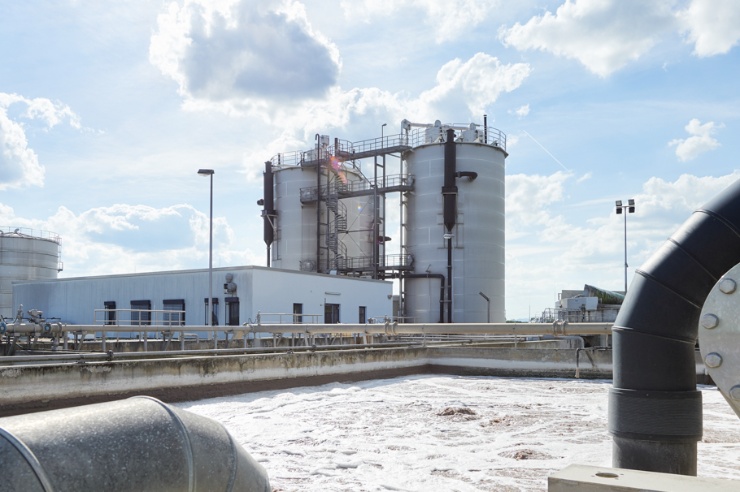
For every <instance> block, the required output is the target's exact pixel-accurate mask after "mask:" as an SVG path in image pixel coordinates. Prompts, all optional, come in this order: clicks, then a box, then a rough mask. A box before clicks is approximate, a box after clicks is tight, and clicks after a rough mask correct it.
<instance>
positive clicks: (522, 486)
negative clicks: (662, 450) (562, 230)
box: [178, 375, 740, 492]
mask: <svg viewBox="0 0 740 492" xmlns="http://www.w3.org/2000/svg"><path fill="white" fill-rule="evenodd" d="M610 387H611V381H604V380H581V379H533V378H498V377H472V376H444V375H419V376H410V377H399V378H393V379H382V380H372V381H363V382H354V383H349V384H339V383H337V384H328V385H323V386H315V387H303V388H294V389H289V390H280V391H263V392H258V393H249V394H244V395H238V396H228V397H222V398H212V399H207V400H200V401H196V402H188V403H182V404H179V405H178V406H179V407H181V408H184V409H186V410H189V411H191V412H193V413H196V414H199V415H204V416H207V417H210V418H213V419H215V420H217V421H219V422H221V423H222V424H223V425H224V426H225V427H226V428H227V429H228V430H229V432H230V433H231V434H232V435H233V436H234V438H235V439H236V440H237V441H238V442H239V443H240V444H241V445H242V446H244V448H245V449H246V450H247V452H249V453H250V454H251V455H252V457H253V458H255V459H256V460H257V461H259V462H260V463H262V465H263V466H264V467H265V468H266V469H267V472H268V475H269V477H270V484H271V486H272V487H273V489H274V490H278V491H282V492H288V491H347V490H351V491H387V490H391V491H431V490H435V491H436V490H439V491H460V492H466V491H541V490H547V477H548V476H549V475H552V474H553V473H555V472H557V471H558V470H561V469H563V468H565V467H566V466H568V465H570V464H584V465H596V466H611V445H612V440H611V437H610V435H609V434H608V432H607V393H608V390H609V388H610ZM700 389H701V390H702V395H703V400H704V439H703V440H702V441H701V442H700V443H699V445H698V449H699V461H698V474H699V476H705V477H717V478H735V479H740V420H738V418H737V416H736V415H735V414H734V412H733V411H732V409H731V408H730V406H729V405H728V404H727V402H726V401H725V400H724V399H723V398H722V395H721V394H720V393H719V391H717V390H716V388H714V387H710V386H700Z"/></svg>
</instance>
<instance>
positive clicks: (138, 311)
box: [131, 300, 152, 326]
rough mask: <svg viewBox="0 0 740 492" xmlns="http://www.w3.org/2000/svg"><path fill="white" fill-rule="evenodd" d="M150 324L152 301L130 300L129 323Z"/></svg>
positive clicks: (133, 324)
mask: <svg viewBox="0 0 740 492" xmlns="http://www.w3.org/2000/svg"><path fill="white" fill-rule="evenodd" d="M151 324H152V301H146V300H143V301H131V325H132V326H142V325H151Z"/></svg>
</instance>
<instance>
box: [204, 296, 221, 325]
mask: <svg viewBox="0 0 740 492" xmlns="http://www.w3.org/2000/svg"><path fill="white" fill-rule="evenodd" d="M203 303H204V304H205V309H204V310H203V312H204V313H206V315H205V316H204V317H203V322H204V324H206V325H207V324H208V298H207V297H206V298H204V299H203ZM211 304H212V305H213V312H212V313H211V323H210V324H211V326H218V297H214V298H213V299H212V300H211Z"/></svg>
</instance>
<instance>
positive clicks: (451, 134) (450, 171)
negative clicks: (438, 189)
mask: <svg viewBox="0 0 740 492" xmlns="http://www.w3.org/2000/svg"><path fill="white" fill-rule="evenodd" d="M444 159H445V160H444V166H445V174H444V185H443V186H442V198H443V204H442V207H443V208H442V213H443V219H444V224H445V227H446V228H447V232H452V228H453V227H455V220H456V215H457V186H456V185H455V177H456V176H455V173H456V172H457V149H456V147H455V130H453V129H452V128H449V129H448V130H447V140H445V149H444Z"/></svg>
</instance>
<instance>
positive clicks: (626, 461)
mask: <svg viewBox="0 0 740 492" xmlns="http://www.w3.org/2000/svg"><path fill="white" fill-rule="evenodd" d="M738 261H740V180H738V181H737V182H735V183H734V184H732V185H731V186H730V187H728V188H727V189H726V190H725V191H723V192H722V193H721V194H720V195H718V196H717V197H715V198H714V199H713V200H711V201H710V202H709V203H707V204H706V205H705V206H704V207H702V208H700V209H698V210H696V211H695V212H694V213H693V214H692V215H691V217H689V219H688V220H687V221H686V222H685V223H684V224H683V225H682V226H681V227H680V228H679V229H678V231H676V232H675V233H674V234H673V235H672V236H671V237H670V238H669V239H668V241H666V242H665V243H664V244H663V246H662V247H661V248H660V249H659V250H658V251H657V252H656V253H655V254H654V255H653V256H652V257H651V258H650V259H649V260H648V261H647V262H646V263H645V264H644V265H643V266H642V267H641V268H640V269H638V270H636V271H635V276H634V278H633V280H632V283H631V284H630V286H629V291H628V292H627V295H626V297H625V300H624V303H623V305H622V308H621V309H620V311H619V314H618V316H617V319H616V321H615V323H614V327H613V331H612V334H613V339H612V343H613V349H614V352H613V363H614V384H613V388H612V389H611V391H610V394H609V431H610V432H611V434H612V436H613V447H612V450H613V454H612V462H613V465H614V466H615V467H618V468H630V469H636V470H645V471H653V472H663V473H676V474H682V475H696V472H697V470H696V468H697V441H699V440H700V439H701V437H702V402H701V392H699V391H697V389H696V362H695V350H696V340H697V337H698V323H699V317H700V314H701V309H702V306H703V304H704V301H705V300H706V298H707V296H708V295H709V293H710V291H711V289H712V287H713V286H714V284H715V283H716V282H717V281H718V280H719V279H720V277H722V275H724V274H725V273H726V272H727V271H728V270H730V268H732V267H733V266H735V265H736V264H737V263H738Z"/></svg>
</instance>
